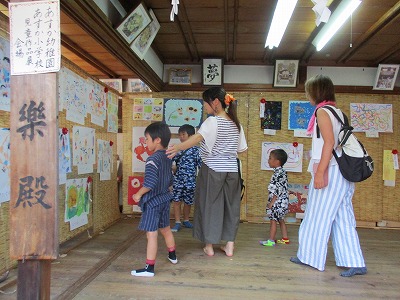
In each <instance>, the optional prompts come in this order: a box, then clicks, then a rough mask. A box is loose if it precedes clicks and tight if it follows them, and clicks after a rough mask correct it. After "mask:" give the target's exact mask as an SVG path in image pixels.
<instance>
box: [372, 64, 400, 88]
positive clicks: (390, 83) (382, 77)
mask: <svg viewBox="0 0 400 300" xmlns="http://www.w3.org/2000/svg"><path fill="white" fill-rule="evenodd" d="M399 66H400V65H379V66H378V71H377V72H376V78H375V83H374V88H373V89H374V90H393V88H394V84H395V82H396V77H397V73H398V72H399Z"/></svg>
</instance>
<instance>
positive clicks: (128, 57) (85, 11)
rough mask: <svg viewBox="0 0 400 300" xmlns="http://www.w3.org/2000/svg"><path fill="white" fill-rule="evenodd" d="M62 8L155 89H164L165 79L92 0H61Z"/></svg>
mask: <svg viewBox="0 0 400 300" xmlns="http://www.w3.org/2000/svg"><path fill="white" fill-rule="evenodd" d="M60 7H61V10H62V11H63V12H64V13H65V14H67V16H68V17H69V18H71V19H72V20H74V21H75V22H76V23H77V25H79V26H80V27H81V28H82V29H83V30H85V31H86V32H87V33H88V34H89V35H90V36H91V37H92V38H94V39H95V40H96V41H97V42H98V43H99V44H100V45H101V46H102V47H104V48H105V49H106V50H107V51H109V53H111V54H112V55H114V57H115V58H116V59H118V60H119V61H121V63H122V64H124V65H125V66H126V67H127V68H128V69H130V70H132V71H133V72H134V73H135V74H137V75H138V77H139V78H140V79H142V80H143V81H144V82H145V83H146V84H147V85H148V86H149V87H150V88H151V89H152V90H153V91H155V92H157V91H160V90H162V88H163V85H164V83H163V81H162V80H161V78H160V77H159V76H158V75H157V74H156V73H155V72H154V70H153V69H151V68H150V66H149V65H147V63H145V62H144V61H142V60H141V59H139V57H137V56H136V54H134V53H133V51H132V49H130V47H129V45H128V43H127V42H126V41H125V40H124V39H123V38H122V37H121V36H120V35H119V34H118V32H117V31H116V30H115V29H114V28H113V27H112V24H111V23H110V22H109V20H107V19H105V18H104V14H103V12H102V11H101V10H100V9H99V8H98V7H97V5H96V4H95V2H94V1H92V0H76V1H60Z"/></svg>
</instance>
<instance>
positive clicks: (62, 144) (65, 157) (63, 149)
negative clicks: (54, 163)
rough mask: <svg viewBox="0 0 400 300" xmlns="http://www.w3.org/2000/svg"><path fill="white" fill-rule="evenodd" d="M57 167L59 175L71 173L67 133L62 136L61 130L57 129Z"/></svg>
mask: <svg viewBox="0 0 400 300" xmlns="http://www.w3.org/2000/svg"><path fill="white" fill-rule="evenodd" d="M58 166H59V172H60V173H70V172H72V163H71V144H70V139H69V132H66V133H65V134H64V133H63V130H62V128H59V129H58Z"/></svg>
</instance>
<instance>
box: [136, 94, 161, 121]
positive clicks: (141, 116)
mask: <svg viewBox="0 0 400 300" xmlns="http://www.w3.org/2000/svg"><path fill="white" fill-rule="evenodd" d="M163 105H164V99H163V98H135V99H134V100H133V120H135V121H137V120H146V121H162V116H163Z"/></svg>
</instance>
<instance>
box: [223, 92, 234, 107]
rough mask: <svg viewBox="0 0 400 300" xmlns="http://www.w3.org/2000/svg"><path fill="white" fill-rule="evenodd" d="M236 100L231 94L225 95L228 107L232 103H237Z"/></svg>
mask: <svg viewBox="0 0 400 300" xmlns="http://www.w3.org/2000/svg"><path fill="white" fill-rule="evenodd" d="M235 100H236V99H235V98H233V96H232V95H231V94H226V95H225V104H226V105H227V106H229V104H230V103H231V102H232V101H235Z"/></svg>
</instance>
